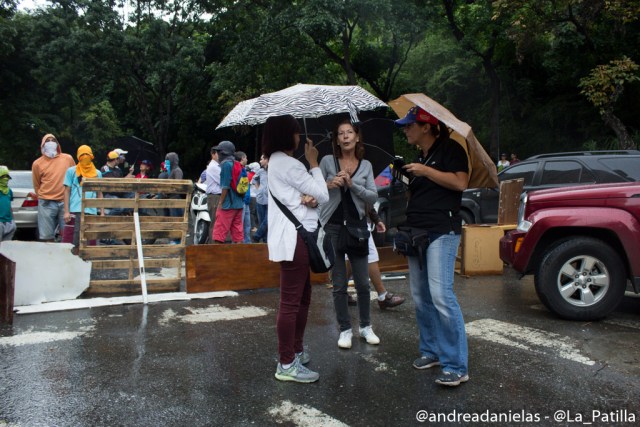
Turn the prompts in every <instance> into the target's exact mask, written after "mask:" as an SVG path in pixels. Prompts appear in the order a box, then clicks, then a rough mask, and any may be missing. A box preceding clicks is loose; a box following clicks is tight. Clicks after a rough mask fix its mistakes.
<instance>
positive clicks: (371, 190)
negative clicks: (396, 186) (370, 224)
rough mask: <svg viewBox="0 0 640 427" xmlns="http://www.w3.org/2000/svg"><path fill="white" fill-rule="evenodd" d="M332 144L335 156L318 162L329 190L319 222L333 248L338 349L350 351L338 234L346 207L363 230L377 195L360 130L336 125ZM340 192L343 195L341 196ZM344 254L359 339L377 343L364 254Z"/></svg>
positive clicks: (350, 333) (345, 279) (344, 274)
mask: <svg viewBox="0 0 640 427" xmlns="http://www.w3.org/2000/svg"><path fill="white" fill-rule="evenodd" d="M332 143H333V152H334V153H335V157H334V156H331V155H329V156H325V157H324V158H323V159H322V161H321V162H320V170H321V171H322V174H323V176H324V178H325V181H326V182H327V188H328V189H329V202H328V203H325V204H321V205H320V222H321V223H322V225H323V227H324V228H325V231H326V233H327V235H328V236H329V237H330V238H331V240H332V243H333V247H334V248H335V255H336V257H335V264H334V265H333V269H332V270H331V280H332V282H333V305H334V307H335V310H336V317H337V320H338V325H339V326H340V338H339V339H338V347H340V348H351V338H352V337H353V331H352V329H351V316H350V315H349V306H348V298H347V282H348V277H347V271H346V261H345V252H343V251H341V250H340V249H338V244H337V243H338V233H339V231H340V226H341V225H342V224H343V221H344V212H345V208H346V212H347V215H348V216H349V218H350V219H352V220H355V223H354V221H350V224H353V225H361V226H363V227H366V225H367V221H366V211H365V205H366V204H369V205H373V204H374V203H375V201H376V200H377V198H378V192H377V190H376V185H375V183H374V180H373V179H374V177H373V169H372V167H371V163H370V162H369V161H368V160H364V159H363V157H364V143H363V141H362V137H361V135H360V129H359V127H358V126H357V125H356V124H352V123H351V122H350V121H349V120H348V119H345V120H343V121H340V122H338V123H337V125H336V127H335V129H334V131H333V141H332ZM336 160H337V161H336ZM336 163H337V165H336ZM341 192H343V194H342V195H341ZM343 203H344V207H343ZM346 255H347V256H348V257H349V262H350V263H351V268H352V271H353V280H354V283H355V286H356V291H357V293H358V302H359V303H358V311H359V314H360V328H359V333H360V337H362V338H364V339H365V340H366V341H367V343H369V344H379V343H380V339H379V338H378V337H377V336H376V334H375V333H374V332H373V329H371V314H370V311H371V299H370V296H369V272H368V264H367V255H354V254H346Z"/></svg>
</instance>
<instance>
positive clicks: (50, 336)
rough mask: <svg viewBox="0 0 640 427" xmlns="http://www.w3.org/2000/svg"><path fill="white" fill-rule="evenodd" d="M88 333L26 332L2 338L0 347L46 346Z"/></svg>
mask: <svg viewBox="0 0 640 427" xmlns="http://www.w3.org/2000/svg"><path fill="white" fill-rule="evenodd" d="M85 333H86V331H63V332H26V333H24V334H18V335H14V336H12V337H2V338H0V346H4V347H9V346H11V347H18V346H21V345H30V344H44V343H49V342H55V341H65V340H72V339H74V338H78V337H80V336H82V335H84V334H85Z"/></svg>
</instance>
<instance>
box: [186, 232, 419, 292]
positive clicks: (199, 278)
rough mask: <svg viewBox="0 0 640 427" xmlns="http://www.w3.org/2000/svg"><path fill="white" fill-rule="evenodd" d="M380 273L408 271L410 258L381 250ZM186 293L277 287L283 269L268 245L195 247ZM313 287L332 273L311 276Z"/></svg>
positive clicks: (188, 263)
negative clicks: (274, 259) (270, 253)
mask: <svg viewBox="0 0 640 427" xmlns="http://www.w3.org/2000/svg"><path fill="white" fill-rule="evenodd" d="M378 254H379V255H380V263H379V264H380V271H382V272H387V271H406V270H408V266H407V259H406V258H405V257H403V256H402V255H397V254H395V253H393V248H391V247H384V248H378ZM186 255H187V261H186V266H187V268H186V275H187V292H189V293H191V292H213V291H228V290H233V291H239V290H246V289H262V288H277V287H279V286H280V266H279V264H278V263H275V262H271V261H269V252H268V249H267V245H266V244H264V243H259V244H250V245H244V244H224V245H217V244H216V245H193V246H188V247H187V249H186ZM311 283H312V284H325V283H330V279H329V274H327V273H323V274H316V273H311Z"/></svg>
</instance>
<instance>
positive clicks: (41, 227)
mask: <svg viewBox="0 0 640 427" xmlns="http://www.w3.org/2000/svg"><path fill="white" fill-rule="evenodd" d="M40 152H41V153H42V155H41V156H40V157H39V158H38V159H36V161H34V162H33V165H32V166H31V172H32V179H33V189H34V191H35V193H36V195H37V196H38V237H39V238H40V240H42V241H45V242H52V241H53V240H54V238H55V234H56V228H58V229H59V230H58V231H59V233H60V234H62V230H63V229H64V225H65V223H64V175H65V173H66V172H67V169H69V168H70V167H73V166H75V165H76V162H75V161H74V160H73V157H71V156H70V155H69V154H65V153H63V152H62V150H61V148H60V144H59V143H58V140H57V138H56V137H55V136H54V135H52V134H50V133H48V134H46V135H45V136H44V137H43V138H42V142H41V143H40Z"/></svg>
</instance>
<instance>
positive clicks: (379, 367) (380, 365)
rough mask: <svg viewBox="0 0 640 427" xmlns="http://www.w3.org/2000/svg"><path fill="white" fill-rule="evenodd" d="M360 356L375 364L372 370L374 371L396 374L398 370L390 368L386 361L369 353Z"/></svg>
mask: <svg viewBox="0 0 640 427" xmlns="http://www.w3.org/2000/svg"><path fill="white" fill-rule="evenodd" d="M360 356H361V357H362V358H363V359H364V360H366V361H367V362H369V363H371V364H373V365H375V366H374V368H373V370H374V371H376V372H389V373H392V374H394V375H397V374H398V372H397V371H396V370H395V369H392V368H391V367H390V366H389V365H388V364H387V363H385V362H381V361H379V360H378V359H376V358H375V357H374V356H373V355H371V354H361V355H360Z"/></svg>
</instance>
